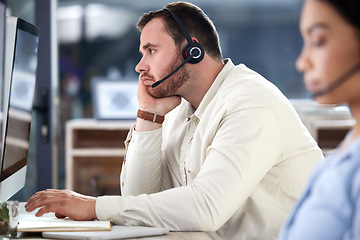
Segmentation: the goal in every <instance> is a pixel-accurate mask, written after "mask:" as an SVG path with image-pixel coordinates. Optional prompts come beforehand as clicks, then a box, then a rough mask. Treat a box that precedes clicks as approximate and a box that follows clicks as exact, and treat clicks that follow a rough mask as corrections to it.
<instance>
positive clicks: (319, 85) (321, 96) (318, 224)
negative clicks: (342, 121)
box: [279, 0, 360, 240]
mask: <svg viewBox="0 0 360 240" xmlns="http://www.w3.org/2000/svg"><path fill="white" fill-rule="evenodd" d="M300 31H301V34H302V36H303V39H304V46H303V50H302V52H301V55H300V56H299V58H298V59H297V62H296V68H297V69H298V70H299V71H300V72H302V73H304V83H305V86H306V88H307V90H308V91H310V92H311V93H312V94H313V96H314V99H315V100H316V101H317V102H318V103H321V104H342V103H346V104H347V105H348V106H349V108H350V110H351V113H352V115H353V117H354V119H355V120H356V123H355V125H354V126H353V128H352V130H351V131H350V132H349V133H348V135H347V136H346V138H345V139H344V141H343V142H342V143H341V144H340V145H339V146H338V148H337V150H336V151H335V152H334V153H332V154H330V155H328V156H327V157H326V159H325V160H324V161H322V162H321V163H320V164H319V165H318V166H317V168H316V169H315V171H314V173H313V175H312V177H311V179H310V182H309V185H308V187H307V188H306V190H305V192H304V193H303V196H302V197H301V198H300V199H299V201H298V203H297V205H296V206H295V208H294V210H293V212H292V214H291V216H290V218H289V219H288V221H287V223H286V225H285V226H284V227H283V229H282V231H281V233H280V236H279V239H291V240H296V239H307V240H309V239H317V240H318V239H326V240H330V239H360V1H359V0H305V2H304V5H303V9H302V14H301V20H300Z"/></svg>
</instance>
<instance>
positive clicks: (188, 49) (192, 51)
mask: <svg viewBox="0 0 360 240" xmlns="http://www.w3.org/2000/svg"><path fill="white" fill-rule="evenodd" d="M191 55H192V56H193V58H192V59H191V60H190V61H189V63H193V64H195V63H199V62H201V60H203V58H204V55H205V51H204V48H203V46H201V44H200V43H198V42H192V43H189V44H187V45H186V46H185V47H184V49H183V57H184V59H185V60H186V59H187V58H188V57H190V56H191Z"/></svg>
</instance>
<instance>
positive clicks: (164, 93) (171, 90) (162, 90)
mask: <svg viewBox="0 0 360 240" xmlns="http://www.w3.org/2000/svg"><path fill="white" fill-rule="evenodd" d="M177 59H178V60H175V61H174V62H173V63H172V64H171V65H170V66H169V67H168V70H167V71H166V72H167V73H166V74H165V75H164V76H162V77H161V79H163V78H164V77H166V76H167V75H168V74H170V73H171V72H173V71H174V70H175V69H176V68H177V67H178V66H179V65H180V64H181V63H182V61H181V60H180V58H177ZM189 78H190V77H189V73H188V72H187V70H186V66H183V67H182V68H180V69H179V70H178V71H177V72H176V73H174V75H172V76H171V77H169V78H168V79H166V80H165V81H164V82H162V83H160V85H158V86H156V87H155V88H152V87H148V92H149V93H150V95H152V96H153V97H155V98H163V97H170V96H176V95H179V89H180V88H181V87H182V86H183V85H184V83H185V82H187V80H188V79H189ZM159 80H160V79H159Z"/></svg>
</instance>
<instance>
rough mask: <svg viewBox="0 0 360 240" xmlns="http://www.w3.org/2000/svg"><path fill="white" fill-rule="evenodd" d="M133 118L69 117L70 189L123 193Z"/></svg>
mask: <svg viewBox="0 0 360 240" xmlns="http://www.w3.org/2000/svg"><path fill="white" fill-rule="evenodd" d="M134 123H135V122H134V121H97V120H92V119H78V120H70V121H68V122H67V123H66V139H65V144H66V145H65V154H66V156H65V164H66V180H65V185H66V188H67V189H70V190H74V191H76V192H78V193H82V194H86V195H93V196H98V195H106V194H117V195H119V194H120V172H121V166H122V162H123V159H124V153H125V150H124V147H125V146H124V141H125V139H126V136H127V134H128V132H129V129H130V128H131V126H132V125H133V124H134Z"/></svg>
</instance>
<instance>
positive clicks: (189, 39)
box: [164, 8, 193, 43]
mask: <svg viewBox="0 0 360 240" xmlns="http://www.w3.org/2000/svg"><path fill="white" fill-rule="evenodd" d="M164 9H165V10H167V11H168V12H169V13H170V14H171V15H172V17H173V18H174V20H175V21H176V23H177V24H178V25H179V27H180V29H181V31H182V32H183V33H184V36H185V38H186V41H187V42H188V43H192V42H193V41H192V40H191V37H190V34H189V32H188V31H187V30H186V27H185V25H184V24H183V23H182V21H181V20H180V18H179V17H178V16H177V15H176V14H175V13H174V12H173V11H172V10H170V9H169V8H164Z"/></svg>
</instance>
